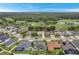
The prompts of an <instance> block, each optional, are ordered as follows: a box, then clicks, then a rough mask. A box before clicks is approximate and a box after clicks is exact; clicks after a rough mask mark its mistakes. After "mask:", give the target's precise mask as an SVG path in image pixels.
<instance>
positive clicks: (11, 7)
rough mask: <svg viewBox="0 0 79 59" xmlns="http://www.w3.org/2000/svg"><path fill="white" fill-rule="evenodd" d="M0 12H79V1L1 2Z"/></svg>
mask: <svg viewBox="0 0 79 59" xmlns="http://www.w3.org/2000/svg"><path fill="white" fill-rule="evenodd" d="M0 12H79V3H0Z"/></svg>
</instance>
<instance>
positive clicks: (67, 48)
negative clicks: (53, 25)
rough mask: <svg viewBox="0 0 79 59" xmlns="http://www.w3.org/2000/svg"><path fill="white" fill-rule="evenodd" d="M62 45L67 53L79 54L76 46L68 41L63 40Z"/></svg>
mask: <svg viewBox="0 0 79 59" xmlns="http://www.w3.org/2000/svg"><path fill="white" fill-rule="evenodd" d="M61 47H62V49H63V50H64V52H65V54H78V53H79V52H78V51H77V50H76V48H75V47H74V46H73V45H72V44H71V43H70V42H68V41H66V42H62V44H61Z"/></svg>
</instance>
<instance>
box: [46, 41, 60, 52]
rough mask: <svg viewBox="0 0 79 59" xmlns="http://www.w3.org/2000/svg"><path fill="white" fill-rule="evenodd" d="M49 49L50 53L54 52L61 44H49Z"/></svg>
mask: <svg viewBox="0 0 79 59" xmlns="http://www.w3.org/2000/svg"><path fill="white" fill-rule="evenodd" d="M47 47H48V50H49V51H52V50H54V49H56V48H60V44H59V43H58V42H47Z"/></svg>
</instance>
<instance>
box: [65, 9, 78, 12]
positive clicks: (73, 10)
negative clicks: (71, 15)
mask: <svg viewBox="0 0 79 59" xmlns="http://www.w3.org/2000/svg"><path fill="white" fill-rule="evenodd" d="M66 11H68V12H79V9H67V10H66Z"/></svg>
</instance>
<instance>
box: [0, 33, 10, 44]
mask: <svg viewBox="0 0 79 59" xmlns="http://www.w3.org/2000/svg"><path fill="white" fill-rule="evenodd" d="M10 39H11V38H9V37H7V36H6V35H4V34H0V43H2V42H5V41H8V40H10Z"/></svg>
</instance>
